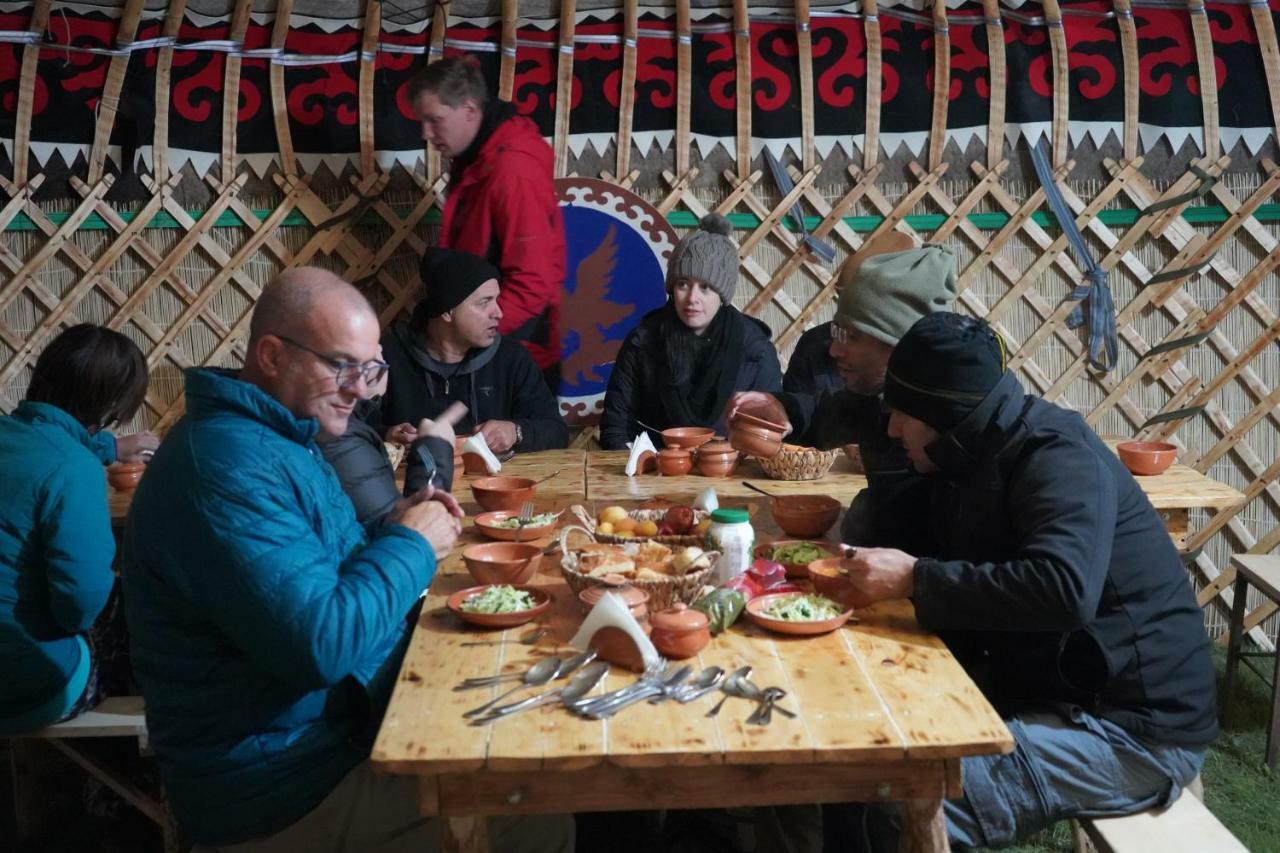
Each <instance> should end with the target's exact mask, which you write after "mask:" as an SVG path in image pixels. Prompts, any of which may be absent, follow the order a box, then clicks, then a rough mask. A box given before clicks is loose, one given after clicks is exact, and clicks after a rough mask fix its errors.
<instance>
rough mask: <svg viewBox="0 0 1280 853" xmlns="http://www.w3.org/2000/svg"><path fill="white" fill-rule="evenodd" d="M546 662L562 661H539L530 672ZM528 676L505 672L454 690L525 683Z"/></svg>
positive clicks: (468, 682)
mask: <svg viewBox="0 0 1280 853" xmlns="http://www.w3.org/2000/svg"><path fill="white" fill-rule="evenodd" d="M546 660H555V661H559V660H560V659H559V658H557V657H552V658H547V659H545V660H541V661H538V662H537V663H535V664H534V665H533V666H531V667H529V670H532V669H533V667H534V666H538V664H541V663H545V662H546ZM528 676H529V671H525V672H503V673H500V674H498V675H485V676H481V677H479V678H468V679H465V680H463V681H462V682H461V683H460V684H459V685H458V686H457V687H455V688H453V689H454V690H475V689H476V688H478V687H493V686H494V685H495V684H502V683H503V682H507V681H524V680H525V679H526V678H527V677H528Z"/></svg>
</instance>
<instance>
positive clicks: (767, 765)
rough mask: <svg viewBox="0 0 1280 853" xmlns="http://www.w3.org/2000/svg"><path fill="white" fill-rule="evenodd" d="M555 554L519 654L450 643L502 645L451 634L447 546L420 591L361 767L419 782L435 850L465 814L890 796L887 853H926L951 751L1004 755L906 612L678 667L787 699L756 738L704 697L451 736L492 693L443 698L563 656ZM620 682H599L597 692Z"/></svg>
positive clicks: (464, 823) (742, 713) (514, 646)
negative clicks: (899, 808)
mask: <svg viewBox="0 0 1280 853" xmlns="http://www.w3.org/2000/svg"><path fill="white" fill-rule="evenodd" d="M475 535H476V534H475V533H474V531H470V530H469V531H467V532H466V533H464V539H465V540H466V541H467V542H471V541H475V539H474V537H475ZM556 560H557V557H554V556H553V557H550V558H545V559H544V564H543V566H542V567H541V569H540V572H539V574H538V575H537V577H536V579H535V582H536V583H539V584H542V585H545V586H546V587H547V589H548V590H549V591H550V592H551V593H552V594H553V595H554V596H555V604H554V605H553V609H552V613H551V616H550V618H549V619H548V620H547V627H548V628H549V631H548V634H547V635H546V636H544V637H543V638H542V639H541V640H540V641H539V642H538V645H537V646H536V647H529V646H524V645H521V644H519V643H514V642H513V643H509V644H504V645H498V646H484V647H478V648H463V647H462V646H461V643H462V642H464V641H467V640H474V639H481V638H490V637H493V638H497V637H501V636H504V634H502V633H499V632H483V631H478V630H468V629H466V628H465V627H464V626H463V625H462V623H460V622H459V621H457V620H456V618H455V617H454V616H453V615H452V614H450V613H448V612H447V611H445V610H444V601H445V598H446V597H447V596H448V595H449V594H450V593H452V592H454V591H456V590H458V589H461V588H463V587H465V586H468V585H471V584H472V583H474V582H473V581H472V580H471V578H470V577H469V576H468V575H467V574H466V572H465V569H464V568H463V567H462V566H461V560H460V558H459V557H458V555H457V551H455V553H454V554H453V555H451V556H450V557H449V558H448V559H446V560H445V562H444V564H443V565H442V567H441V571H440V574H438V575H437V577H436V579H435V581H434V582H433V583H432V585H431V590H430V594H429V596H428V598H427V601H426V603H425V605H424V607H423V612H422V616H421V617H420V619H419V622H418V625H417V628H416V630H415V632H414V636H413V639H412V642H411V644H410V647H409V651H408V653H407V655H406V657H405V661H404V665H403V667H402V668H401V671H400V678H399V682H398V683H397V685H396V689H395V693H394V695H393V697H392V699H391V705H390V708H389V710H388V712H387V715H386V719H385V721H384V722H383V725H382V729H381V731H380V732H379V735H378V740H377V743H376V744H375V746H374V749H373V756H372V760H373V761H374V763H375V764H377V765H378V766H379V768H380V769H382V770H385V771H387V772H391V773H399V774H411V775H416V776H418V777H419V783H420V791H421V801H422V810H423V813H424V814H427V815H436V816H440V817H442V818H445V819H447V820H446V824H447V831H446V839H447V843H446V846H448V847H451V848H452V849H464V848H465V849H483V848H482V847H473V846H472V845H476V844H479V843H482V842H483V839H482V838H481V837H477V833H480V834H482V833H483V831H484V830H483V827H484V823H483V822H482V821H478V820H473V819H471V818H473V817H474V816H480V815H497V814H502V815H513V814H546V813H561V812H590V811H611V810H625V809H662V808H702V807H706V808H714V807H724V806H743V805H779V804H799V803H816V802H855V801H863V802H875V801H900V802H903V803H904V804H905V805H906V809H905V816H906V820H907V824H908V830H909V831H908V834H907V839H908V840H907V842H906V844H905V845H904V849H907V850H921V851H924V850H927V851H941V850H945V849H946V835H945V829H944V826H943V823H942V812H941V804H942V801H943V800H944V799H946V798H950V797H955V796H957V795H959V794H960V793H961V778H960V759H961V757H963V756H966V755H980V754H990V753H999V752H1007V751H1009V750H1010V749H1011V748H1012V743H1013V742H1012V738H1011V736H1010V734H1009V732H1008V730H1007V729H1006V728H1005V726H1004V723H1003V722H1002V721H1001V720H1000V717H999V715H998V714H997V713H996V712H995V710H994V709H993V708H992V707H991V706H990V704H989V703H988V702H987V700H986V699H985V698H984V697H983V695H982V693H981V692H980V691H979V690H978V688H977V687H976V686H975V685H974V684H973V682H972V681H971V680H970V679H969V677H968V676H967V675H966V674H965V672H964V670H963V669H962V668H961V667H960V665H959V664H958V663H957V662H956V660H955V659H954V658H953V657H952V656H951V653H950V652H949V651H947V649H946V647H945V646H944V645H943V644H942V642H941V641H940V640H938V638H936V637H935V636H933V635H931V634H929V633H928V632H926V631H924V630H923V629H921V628H920V627H919V626H918V625H917V624H916V622H915V619H914V615H913V611H912V609H911V605H910V604H909V603H908V602H905V601H898V602H889V603H885V604H882V605H878V606H876V607H874V608H872V609H869V610H867V611H863V612H862V613H861V614H860V615H861V617H862V621H861V622H859V623H858V624H856V625H852V626H848V627H846V628H843V629H841V630H839V631H836V632H834V633H832V634H828V635H825V636H822V637H816V638H786V637H779V636H775V635H771V634H769V633H767V632H765V631H763V630H762V629H759V628H756V627H755V626H754V625H752V624H751V623H750V622H749V621H747V620H746V619H745V618H744V619H743V620H742V621H740V622H739V623H738V624H737V625H735V626H734V628H732V629H731V630H730V631H728V632H726V633H724V634H722V635H720V636H719V637H717V638H715V639H714V640H713V641H712V644H711V645H710V646H709V647H708V648H707V649H706V650H704V652H703V653H702V654H701V655H699V656H698V658H697V659H696V660H693V661H690V663H692V664H695V665H696V666H697V667H699V668H701V667H705V666H710V665H713V664H714V665H719V666H722V667H724V668H725V669H726V670H729V669H732V668H736V667H738V666H741V665H743V664H747V663H749V664H751V665H752V666H753V667H754V668H755V674H754V675H753V680H754V681H755V682H756V683H757V684H759V685H761V686H770V685H779V686H781V687H783V688H785V689H786V690H787V693H788V695H787V697H786V700H785V701H784V702H783V703H782V704H783V705H784V706H785V707H788V708H790V709H791V710H794V711H795V712H797V713H798V715H799V716H798V718H797V719H796V720H789V719H787V718H785V717H782V716H781V715H779V714H774V717H773V723H772V724H771V725H770V726H768V727H759V726H749V725H747V724H746V723H745V719H746V717H747V715H748V713H749V712H750V711H751V710H752V707H753V706H750V705H748V704H747V703H746V702H745V701H743V700H740V699H730V700H729V703H728V704H727V705H726V706H725V708H724V710H723V712H722V713H721V714H720V716H719V717H716V718H714V719H708V718H707V717H705V716H704V714H705V712H706V711H707V709H708V708H709V707H710V705H711V704H712V703H713V701H715V699H714V698H712V697H706V698H704V699H700V700H698V701H697V702H695V703H692V704H690V705H677V704H675V703H663V704H660V705H656V706H655V705H643V706H640V707H632V708H629V709H627V710H625V711H623V712H621V713H620V714H619V715H618V716H617V717H615V718H613V719H611V720H608V721H591V720H584V719H579V718H577V717H574V716H573V715H571V714H570V713H569V712H568V711H566V710H565V709H563V708H560V707H544V708H541V709H538V710H534V711H529V712H526V713H523V714H520V715H516V716H513V717H511V718H509V719H505V720H502V721H500V722H498V723H496V724H494V725H490V726H484V727H476V726H471V725H468V724H467V722H466V721H465V720H464V719H463V718H462V716H461V715H462V712H463V711H464V710H466V709H468V708H471V707H474V706H476V705H479V704H481V703H483V702H485V701H487V700H488V699H489V698H491V696H492V695H493V694H492V693H491V692H490V691H467V692H454V691H453V690H452V689H451V688H452V687H453V686H454V685H455V684H457V683H458V682H459V681H461V680H462V679H464V678H467V677H470V676H478V675H486V674H492V673H497V672H522V671H524V670H525V669H526V668H527V667H528V666H529V664H530V663H531V662H532V661H534V660H537V659H539V658H541V657H544V656H545V655H547V654H550V653H552V652H554V651H556V650H558V649H560V650H563V649H565V646H564V645H563V643H564V641H565V640H567V639H568V638H569V637H571V636H572V635H573V633H574V632H575V631H576V630H577V628H578V626H579V625H580V623H581V621H582V619H583V616H582V613H581V612H580V611H579V610H578V607H577V602H576V601H575V600H573V599H572V598H571V597H570V593H569V589H568V587H567V586H566V585H565V583H564V582H563V580H562V579H561V577H560V574H559V570H558V568H557V562H556ZM526 630H527V629H526V628H515V629H512V630H510V631H507V632H505V636H506V637H507V638H510V639H515V638H516V637H518V636H520V635H521V634H523V633H524V632H525V631H526ZM633 678H634V676H632V675H628V674H612V675H610V676H609V678H608V679H607V682H606V684H605V685H604V688H602V689H613V688H615V687H619V686H622V685H623V684H625V683H628V682H629V681H631V680H632V679H633ZM519 695H521V694H517V696H519ZM513 698H515V697H513ZM716 698H718V697H716Z"/></svg>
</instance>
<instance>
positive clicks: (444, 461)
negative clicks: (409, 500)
mask: <svg viewBox="0 0 1280 853" xmlns="http://www.w3.org/2000/svg"><path fill="white" fill-rule="evenodd" d="M406 456H407V458H408V460H409V461H408V466H407V467H406V469H405V474H404V493H405V494H406V495H411V494H413V493H414V492H417V491H420V490H421V489H422V488H424V487H425V486H426V485H427V484H428V483H431V484H434V485H435V487H436V488H437V489H444V490H445V491H446V492H451V491H453V473H454V472H453V446H452V445H451V444H449V442H447V441H445V440H444V439H443V438H436V437H435V436H430V435H429V436H427V437H426V438H420V439H418V440H417V441H415V442H414V443H413V445H412V446H411V447H410V448H409V452H408V454H407V455H406Z"/></svg>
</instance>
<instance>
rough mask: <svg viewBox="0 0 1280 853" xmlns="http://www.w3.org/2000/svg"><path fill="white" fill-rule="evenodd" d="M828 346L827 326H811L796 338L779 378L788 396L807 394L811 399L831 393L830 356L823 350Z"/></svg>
mask: <svg viewBox="0 0 1280 853" xmlns="http://www.w3.org/2000/svg"><path fill="white" fill-rule="evenodd" d="M830 343H831V323H830V322H826V323H822V324H821V325H818V326H814V327H813V328H812V329H810V330H809V331H807V332H805V333H804V334H803V335H801V336H800V340H799V341H797V342H796V348H795V349H794V350H792V352H791V361H789V362H787V372H786V373H785V374H784V375H783V377H782V389H783V390H784V391H789V392H791V393H792V394H810V395H812V396H814V397H816V396H818V395H819V394H820V393H822V392H823V391H831V390H833V389H832V387H831V385H832V380H831V378H830V375H829V374H830V373H831V370H832V367H831V357H830V356H829V355H828V354H827V349H828V347H829V346H830Z"/></svg>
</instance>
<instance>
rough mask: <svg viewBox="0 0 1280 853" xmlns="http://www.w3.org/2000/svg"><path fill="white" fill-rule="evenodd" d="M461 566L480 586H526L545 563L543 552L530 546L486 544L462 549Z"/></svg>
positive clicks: (505, 543)
mask: <svg viewBox="0 0 1280 853" xmlns="http://www.w3.org/2000/svg"><path fill="white" fill-rule="evenodd" d="M462 562H464V563H466V564H467V571H468V572H470V573H471V577H473V578H475V579H476V580H477V581H478V582H480V583H485V584H502V583H509V584H520V583H527V582H528V581H529V579H530V578H532V577H533V575H534V573H535V572H537V571H538V563H540V562H542V548H541V546H539V545H533V544H531V543H529V542H486V543H484V544H483V545H472V546H471V547H470V548H465V549H463V551H462Z"/></svg>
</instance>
